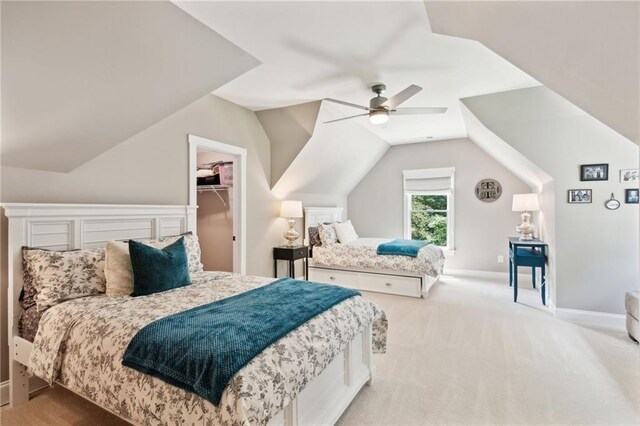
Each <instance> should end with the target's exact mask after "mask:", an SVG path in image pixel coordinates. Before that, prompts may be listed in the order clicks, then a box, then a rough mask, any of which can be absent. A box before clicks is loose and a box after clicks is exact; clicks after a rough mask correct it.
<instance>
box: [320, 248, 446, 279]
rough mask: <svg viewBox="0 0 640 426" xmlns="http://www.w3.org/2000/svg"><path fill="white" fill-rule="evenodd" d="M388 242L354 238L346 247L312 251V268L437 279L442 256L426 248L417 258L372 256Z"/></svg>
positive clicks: (442, 254)
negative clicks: (410, 273) (356, 270)
mask: <svg viewBox="0 0 640 426" xmlns="http://www.w3.org/2000/svg"><path fill="white" fill-rule="evenodd" d="M389 241H391V239H384V238H358V239H357V240H356V241H353V242H351V243H347V244H338V243H337V244H330V245H328V246H314V247H313V261H312V262H313V265H317V266H327V267H332V268H336V267H343V268H354V269H373V270H379V271H402V272H415V273H419V274H421V275H429V276H431V277H437V276H438V275H440V274H442V269H443V268H444V252H443V251H442V249H441V248H440V247H438V246H434V245H433V244H429V245H427V246H424V247H422V248H421V249H420V251H419V252H418V257H410V256H387V255H385V256H381V255H378V254H376V250H377V248H378V246H379V245H380V244H382V243H386V242H389Z"/></svg>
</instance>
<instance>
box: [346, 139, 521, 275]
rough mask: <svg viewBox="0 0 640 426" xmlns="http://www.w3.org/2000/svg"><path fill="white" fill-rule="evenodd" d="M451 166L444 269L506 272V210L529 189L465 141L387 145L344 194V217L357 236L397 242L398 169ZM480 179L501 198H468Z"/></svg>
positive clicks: (514, 217)
mask: <svg viewBox="0 0 640 426" xmlns="http://www.w3.org/2000/svg"><path fill="white" fill-rule="evenodd" d="M437 167H455V168H456V171H455V187H456V188H455V249H456V252H455V255H453V256H447V260H446V265H445V267H446V268H452V269H469V270H481V271H500V272H503V271H506V270H507V263H504V264H498V263H497V258H498V255H503V256H505V262H506V259H507V243H506V238H507V237H508V236H513V235H514V234H515V226H516V225H517V224H518V223H519V222H520V215H519V213H516V212H512V211H511V200H512V195H513V194H514V193H526V192H531V189H530V188H529V187H528V186H527V185H526V184H525V183H524V182H522V181H521V180H520V179H519V178H517V177H516V176H515V175H514V174H513V173H511V172H510V171H508V170H507V169H506V168H505V167H503V166H502V165H500V164H499V163H498V162H497V161H495V160H494V159H493V158H491V157H490V156H489V155H488V154H486V153H485V152H484V151H483V150H481V149H480V148H478V147H477V146H476V145H475V144H474V143H473V142H471V141H470V140H468V139H451V140H444V141H437V142H426V143H420V144H411V145H396V146H393V147H392V148H391V149H389V151H387V153H386V154H385V155H384V156H383V157H382V159H381V160H380V161H379V162H378V164H376V165H375V166H374V167H373V169H372V170H371V171H370V172H369V173H368V174H367V176H366V177H365V178H364V179H363V180H362V181H361V182H360V183H359V184H358V185H357V186H356V188H355V189H354V190H353V191H352V192H351V194H349V198H348V206H349V218H350V219H351V220H352V222H353V224H354V227H355V228H356V231H357V232H358V235H360V236H362V237H387V238H402V235H403V186H402V185H403V182H402V171H403V170H409V169H428V168H437ZM483 178H494V179H497V180H498V181H499V182H500V183H501V184H502V188H503V191H504V192H503V194H502V196H501V197H500V199H498V200H497V201H495V202H493V203H484V202H482V201H480V200H478V199H477V198H476V196H475V194H474V189H475V185H476V183H477V182H478V181H480V180H481V179H483Z"/></svg>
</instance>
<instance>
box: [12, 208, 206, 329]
mask: <svg viewBox="0 0 640 426" xmlns="http://www.w3.org/2000/svg"><path fill="white" fill-rule="evenodd" d="M1 206H2V207H3V208H4V214H5V216H7V218H9V235H8V243H9V244H8V256H9V263H8V273H9V297H10V298H11V299H12V300H10V301H9V303H8V308H9V309H8V314H9V318H8V320H9V332H10V334H9V338H10V339H11V338H12V336H15V335H17V334H18V328H17V323H18V317H19V316H20V312H21V307H20V304H19V302H18V298H19V297H20V292H21V290H22V285H23V282H22V246H29V247H40V248H46V249H49V250H74V249H84V248H94V247H103V246H105V245H106V243H107V241H110V240H125V239H132V238H136V239H146V238H158V237H165V236H169V235H176V234H181V233H183V232H186V231H195V224H196V207H189V206H139V205H109V204H18V203H7V204H2V205H1Z"/></svg>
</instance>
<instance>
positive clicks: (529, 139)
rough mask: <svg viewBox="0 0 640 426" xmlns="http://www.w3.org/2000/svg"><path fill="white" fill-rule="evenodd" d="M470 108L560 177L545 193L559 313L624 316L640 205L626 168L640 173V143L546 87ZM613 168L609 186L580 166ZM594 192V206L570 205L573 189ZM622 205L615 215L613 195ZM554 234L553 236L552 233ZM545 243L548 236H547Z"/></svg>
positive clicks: (634, 276) (636, 254) (632, 286)
mask: <svg viewBox="0 0 640 426" xmlns="http://www.w3.org/2000/svg"><path fill="white" fill-rule="evenodd" d="M463 102H464V104H465V105H466V106H467V107H468V108H469V110H470V111H471V112H472V113H473V114H475V116H476V117H477V118H478V119H479V120H480V121H481V122H482V123H483V124H484V125H485V126H486V127H487V128H488V129H489V130H491V131H492V132H493V133H494V134H495V135H497V136H498V137H499V138H501V140H503V141H505V142H507V143H509V144H510V145H511V146H512V147H513V148H515V149H516V150H517V151H518V152H520V153H522V154H523V155H524V156H525V157H527V158H528V159H529V160H531V161H532V162H533V163H535V164H536V165H537V166H538V167H540V168H542V169H543V170H544V171H545V172H546V173H547V174H549V175H550V176H551V177H552V178H553V184H552V185H545V186H544V192H543V200H544V208H543V213H544V216H543V220H544V225H545V227H546V228H548V229H549V230H551V231H553V230H555V235H554V236H552V237H553V238H554V241H553V242H554V244H553V247H552V256H551V259H550V261H551V264H550V266H551V269H552V270H553V269H555V281H554V282H553V285H554V286H555V289H554V290H553V293H555V298H554V300H553V302H554V303H555V305H556V306H557V307H558V308H568V309H581V310H587V311H600V312H608V313H616V314H622V313H624V293H625V292H627V291H631V290H637V289H638V283H639V271H638V259H639V258H640V250H639V245H640V244H639V243H640V230H639V223H638V204H625V203H624V190H625V189H626V188H633V187H636V188H637V187H638V185H637V184H623V183H620V181H619V171H620V169H632V168H638V155H639V150H638V145H636V144H635V143H633V142H631V141H630V140H629V139H626V138H624V137H623V136H621V135H620V134H619V133H617V132H615V131H613V130H612V129H610V128H608V127H607V126H605V125H604V124H602V123H601V122H599V121H598V120H596V119H595V118H593V117H591V116H590V115H588V114H586V113H585V112H584V111H582V110H580V109H578V108H577V107H575V106H574V105H572V104H570V103H569V102H567V101H566V100H565V99H563V98H562V97H560V96H559V95H557V94H556V93H554V92H553V91H551V90H550V89H548V88H546V87H536V88H529V89H521V90H514V91H510V92H503V93H496V94H490V95H484V96H478V97H474V98H469V99H464V100H463ZM592 163H608V164H609V180H608V181H598V182H582V181H580V165H581V164H592ZM577 188H590V189H592V190H593V203H591V204H582V205H580V204H569V203H567V190H569V189H577ZM612 193H613V194H614V196H615V197H616V198H617V199H618V200H620V201H621V202H622V205H621V207H620V208H619V209H618V210H615V211H611V210H607V209H606V208H605V207H604V203H605V201H606V200H607V199H609V197H610V196H611V194H612ZM552 233H553V232H551V233H550V234H552ZM545 238H546V237H545Z"/></svg>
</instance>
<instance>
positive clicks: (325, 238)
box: [318, 224, 338, 246]
mask: <svg viewBox="0 0 640 426" xmlns="http://www.w3.org/2000/svg"><path fill="white" fill-rule="evenodd" d="M318 232H319V234H320V241H321V242H322V245H323V246H328V245H330V244H335V243H337V242H338V237H337V236H336V230H335V229H334V228H333V225H325V224H322V225H320V226H318Z"/></svg>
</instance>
